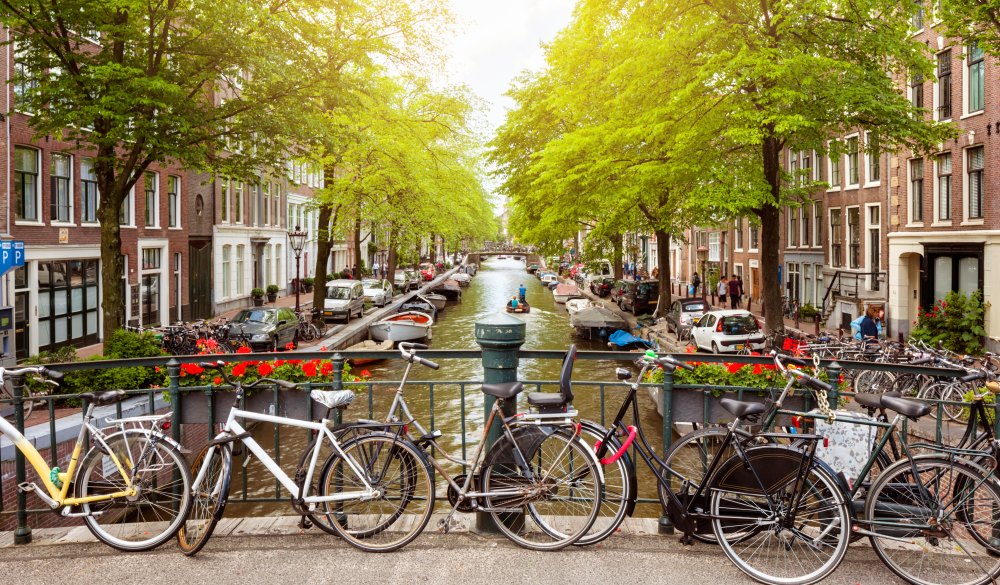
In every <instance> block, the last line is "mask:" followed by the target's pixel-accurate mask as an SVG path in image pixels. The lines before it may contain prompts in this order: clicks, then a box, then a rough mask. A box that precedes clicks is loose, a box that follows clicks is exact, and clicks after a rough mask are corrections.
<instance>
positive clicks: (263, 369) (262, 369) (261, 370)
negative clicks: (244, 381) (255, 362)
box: [257, 362, 274, 376]
mask: <svg viewBox="0 0 1000 585" xmlns="http://www.w3.org/2000/svg"><path fill="white" fill-rule="evenodd" d="M273 371H274V368H273V367H271V364H269V363H267V362H263V363H261V364H260V365H259V366H257V373H258V374H260V375H261V376H267V375H268V374H270V373H271V372H273Z"/></svg>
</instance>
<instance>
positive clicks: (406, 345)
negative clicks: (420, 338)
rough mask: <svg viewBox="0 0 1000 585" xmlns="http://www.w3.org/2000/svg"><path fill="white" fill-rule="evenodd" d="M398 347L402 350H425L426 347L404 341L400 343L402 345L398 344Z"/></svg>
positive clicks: (421, 344)
mask: <svg viewBox="0 0 1000 585" xmlns="http://www.w3.org/2000/svg"><path fill="white" fill-rule="evenodd" d="M399 347H402V348H404V349H405V348H411V349H427V346H426V345H424V344H423V343H414V342H412V341H404V342H402V343H400V344H399Z"/></svg>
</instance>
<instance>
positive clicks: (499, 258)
mask: <svg viewBox="0 0 1000 585" xmlns="http://www.w3.org/2000/svg"><path fill="white" fill-rule="evenodd" d="M506 259H507V257H506V256H504V255H503V254H501V255H500V256H497V260H506Z"/></svg>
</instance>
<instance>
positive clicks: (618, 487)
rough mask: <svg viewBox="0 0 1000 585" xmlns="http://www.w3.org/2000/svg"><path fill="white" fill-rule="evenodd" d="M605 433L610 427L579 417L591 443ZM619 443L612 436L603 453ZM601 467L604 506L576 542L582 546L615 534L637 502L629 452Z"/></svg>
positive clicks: (604, 455)
mask: <svg viewBox="0 0 1000 585" xmlns="http://www.w3.org/2000/svg"><path fill="white" fill-rule="evenodd" d="M606 433H607V429H605V428H604V427H602V426H600V425H598V424H597V423H595V422H591V421H587V420H584V421H580V434H581V435H582V437H581V438H582V439H583V440H584V442H585V443H587V446H588V447H592V445H596V443H597V441H600V440H601V439H603V438H604V435H605V434H606ZM620 447H621V443H619V442H618V440H617V439H616V438H615V437H612V438H611V440H610V441H609V444H608V445H607V449H605V451H604V454H603V455H602V457H607V456H609V455H611V454H613V453H615V452H617V451H618V449H619V448H620ZM602 471H604V492H603V494H602V496H601V506H600V508H599V509H598V511H597V517H596V518H595V519H594V524H593V525H592V526H591V527H590V530H588V531H587V533H586V534H584V535H583V536H581V537H580V539H579V540H577V541H576V542H575V543H574V544H576V545H579V546H584V545H588V544H597V543H598V542H601V541H602V540H604V539H605V538H607V537H609V536H611V535H612V534H614V532H615V530H618V527H619V526H621V524H622V522H624V521H625V516H626V515H628V514H629V513H630V512H631V510H632V506H633V505H634V504H635V498H636V493H635V492H636V484H635V462H634V461H633V460H632V458H631V457H629V455H628V453H624V454H623V455H622V456H621V457H619V458H618V460H617V461H615V462H613V463H609V464H607V465H604V466H603V467H602Z"/></svg>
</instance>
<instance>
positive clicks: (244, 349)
mask: <svg viewBox="0 0 1000 585" xmlns="http://www.w3.org/2000/svg"><path fill="white" fill-rule="evenodd" d="M236 353H253V350H252V349H250V348H249V347H248V346H246V345H241V346H240V347H239V349H237V350H236Z"/></svg>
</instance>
